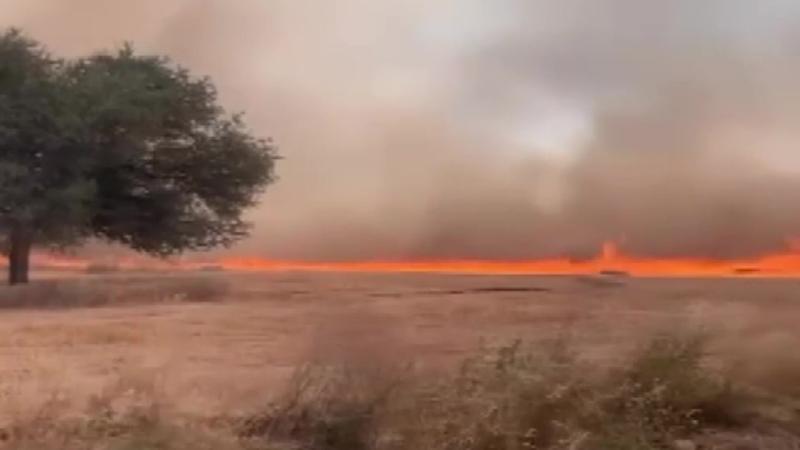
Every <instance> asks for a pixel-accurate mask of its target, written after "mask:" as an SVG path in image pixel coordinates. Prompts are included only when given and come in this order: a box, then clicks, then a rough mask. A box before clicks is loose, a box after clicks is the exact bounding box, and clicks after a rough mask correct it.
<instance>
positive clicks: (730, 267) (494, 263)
mask: <svg viewBox="0 0 800 450" xmlns="http://www.w3.org/2000/svg"><path fill="white" fill-rule="evenodd" d="M32 263H33V266H34V267H35V268H37V269H40V270H58V271H91V270H92V268H93V267H95V268H96V267H100V268H102V267H111V268H113V269H114V270H119V271H139V270H146V271H152V270H159V271H161V270H177V271H188V270H203V269H221V270H230V271H248V272H289V271H306V272H365V273H438V274H472V275H588V274H597V273H608V274H627V275H631V276H639V277H731V276H741V277H800V250H798V249H797V246H795V245H790V247H789V249H788V250H785V251H782V252H776V253H772V254H767V255H764V256H760V257H755V258H746V259H730V260H718V259H709V258H699V257H685V258H649V257H639V256H631V255H626V254H624V253H623V252H621V251H620V250H619V248H618V246H617V245H616V244H615V243H613V242H607V243H605V244H604V245H603V247H602V251H601V252H600V253H599V255H598V256H596V257H594V258H591V259H586V260H572V259H569V258H552V259H537V260H526V261H498V260H457V259H454V260H427V261H425V260H420V261H402V260H397V261H390V260H385V261H346V262H345V261H339V262H319V261H317V262H314V261H289V260H273V259H266V258H245V257H228V258H222V259H219V260H213V261H210V260H191V259H185V260H179V261H176V260H158V259H149V258H127V259H119V260H114V261H113V262H110V263H109V262H106V263H102V264H98V263H97V262H95V261H91V260H84V259H79V258H74V257H69V256H65V255H52V254H45V253H37V254H34V255H33V258H32ZM0 265H5V261H0Z"/></svg>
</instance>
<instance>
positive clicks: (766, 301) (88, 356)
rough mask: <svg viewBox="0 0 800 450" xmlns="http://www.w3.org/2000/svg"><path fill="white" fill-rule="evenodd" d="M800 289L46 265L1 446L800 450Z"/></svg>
mask: <svg viewBox="0 0 800 450" xmlns="http://www.w3.org/2000/svg"><path fill="white" fill-rule="evenodd" d="M198 286H199V287H198ZM796 287H797V286H796V283H795V282H793V281H768V280H760V281H758V280H729V281H724V280H715V281H700V280H694V281H690V280H686V281H678V280H673V281H667V280H651V281H648V280H635V279H631V280H622V281H620V282H618V283H600V282H596V280H588V281H587V279H580V280H575V279H570V278H554V279H545V278H542V279H537V278H502V277H498V278H482V277H441V276H440V277H427V276H396V277H388V276H355V275H354V276H344V275H342V276H333V275H299V274H287V275H269V276H266V275H265V276H256V275H233V274H225V273H208V274H183V275H170V276H161V277H154V276H152V275H150V276H128V275H122V274H113V275H112V274H104V275H103V276H102V277H98V278H90V279H69V280H50V281H47V282H40V283H37V284H34V285H31V286H30V287H25V288H21V289H16V288H15V289H12V290H8V289H6V290H4V291H2V293H0V295H2V296H4V297H3V298H9V299H16V300H15V301H18V302H22V301H23V300H27V301H29V302H32V303H27V305H28V307H29V308H30V305H31V304H33V305H36V306H37V307H39V308H46V309H48V310H49V309H52V308H61V309H60V310H58V311H49V312H48V311H43V310H42V309H30V310H22V311H16V310H8V311H5V312H3V313H2V314H0V339H2V340H4V341H5V342H6V344H5V345H3V346H0V358H2V360H3V365H2V367H0V387H1V388H2V392H1V393H2V397H3V398H4V403H3V404H4V408H2V411H1V412H2V426H1V427H0V440H1V441H2V443H3V448H9V449H20V450H21V449H25V450H28V449H30V450H37V449H42V450H49V449H108V450H117V449H119V450H122V449H129V450H144V449H150V450H161V449H163V450H166V449H187V450H188V449H217V450H256V449H263V450H267V449H270V450H284V449H305V450H384V449H385V450H411V449H415V450H416V449H431V450H523V449H564V450H567V449H575V450H579V449H583V450H597V449H599V450H604V449H608V450H638V449H642V450H646V449H672V448H676V449H692V448H694V449H699V448H708V449H722V450H735V449H742V450H746V449H768V450H770V449H772V450H779V449H780V450H782V449H786V450H789V449H798V448H800V437H799V436H800V394H799V393H798V391H797V380H800V360H798V359H797V357H796V356H794V353H795V352H793V351H792V349H793V348H798V347H797V344H799V343H800V333H799V332H797V331H796V330H795V326H794V325H793V323H794V319H793V316H792V313H796V312H797V307H796V305H794V301H793V298H792V297H793V291H794V290H795V289H796ZM194 289H196V290H194ZM756 293H760V294H761V295H758V296H756V295H754V294H756ZM83 296H88V297H90V298H100V299H101V301H100V300H92V301H84V300H82V298H84V297H83ZM54 299H55V300H54ZM186 301H199V302H206V303H197V304H191V305H190V304H186V303H185V302H186ZM207 302H210V303H207ZM146 303H149V304H146ZM76 306H96V308H88V309H87V308H70V307H76ZM117 306H123V307H117ZM794 317H796V316H794ZM32 355H37V356H32Z"/></svg>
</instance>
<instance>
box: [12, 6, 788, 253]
mask: <svg viewBox="0 0 800 450" xmlns="http://www.w3.org/2000/svg"><path fill="white" fill-rule="evenodd" d="M0 25H3V26H11V25H13V26H19V27H22V28H24V29H25V30H27V31H28V32H29V33H30V34H31V35H32V36H33V37H36V38H38V39H40V40H42V41H43V42H44V43H46V45H47V46H49V47H50V48H51V49H52V50H53V51H54V52H56V53H59V54H62V55H67V56H74V55H82V54H85V53H87V52H92V51H96V50H99V49H104V48H111V47H114V46H116V45H119V44H121V43H122V42H124V41H126V40H130V41H133V42H134V43H135V44H136V45H137V47H138V48H139V49H141V50H142V51H144V52H158V53H164V54H167V55H170V56H171V57H172V58H173V59H174V60H175V61H177V62H179V63H180V64H182V65H185V66H187V67H189V68H190V69H192V70H193V71H194V72H196V73H198V74H207V75H210V76H211V77H212V78H213V79H214V80H215V81H216V83H217V85H218V86H219V88H220V92H221V96H222V100H223V103H224V104H225V106H226V107H228V108H229V109H230V110H231V111H239V110H244V111H246V112H247V117H248V122H249V124H250V125H251V127H252V128H253V130H254V131H255V132H256V133H258V134H260V135H262V136H271V137H273V138H274V139H275V140H276V142H277V143H278V144H279V146H280V152H281V154H282V155H283V156H284V157H285V159H284V160H283V161H281V163H280V165H279V168H278V169H279V175H280V182H279V183H278V184H276V185H275V186H274V187H272V188H271V189H270V190H269V192H268V193H267V195H266V196H265V199H264V203H263V206H261V207H260V208H258V209H257V210H256V211H254V212H253V213H252V217H253V219H254V222H255V224H256V227H255V229H254V233H253V237H252V238H251V239H250V240H248V241H247V242H245V243H243V244H242V245H239V246H238V247H237V248H236V249H234V251H236V252H238V253H242V254H248V255H253V256H264V257H268V256H271V257H281V258H310V259H352V258H412V257H425V258H455V257H469V258H527V257H537V256H544V255H555V254H569V255H574V256H584V255H588V254H591V253H593V252H595V251H596V250H597V248H598V247H599V245H600V243H601V242H602V241H604V240H608V239H613V240H617V241H619V242H620V243H621V245H622V246H623V248H625V249H626V250H628V251H629V252H633V253H637V254H647V255H699V256H724V257H730V256H749V255H754V254H759V253H763V252H767V251H770V250H774V249H778V248H782V247H783V246H784V244H785V242H786V240H787V239H788V238H791V237H793V236H800V207H798V205H800V202H799V201H798V200H800V148H798V143H800V127H798V126H797V123H800V122H798V119H800V2H797V1H796V0H759V1H752V0H670V1H661V0H649V1H648V0H558V1H557V0H552V1H550V0H492V1H487V0H428V1H424V0H236V1H231V0H227V1H225V0H137V1H135V2H133V1H121V0H120V1H116V0H0Z"/></svg>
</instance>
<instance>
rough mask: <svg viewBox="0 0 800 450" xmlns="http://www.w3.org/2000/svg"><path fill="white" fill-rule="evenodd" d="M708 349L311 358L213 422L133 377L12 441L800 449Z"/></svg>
mask: <svg viewBox="0 0 800 450" xmlns="http://www.w3.org/2000/svg"><path fill="white" fill-rule="evenodd" d="M706 349H707V340H706V338H705V337H698V336H696V335H690V336H683V335H659V336H656V337H654V338H653V339H651V340H649V341H648V342H647V343H646V344H644V345H642V346H641V347H639V348H638V349H637V350H636V351H634V352H633V353H632V354H631V355H629V356H627V357H625V358H622V359H621V360H619V361H617V364H614V365H612V366H610V367H606V368H604V370H599V369H600V368H597V367H595V368H594V370H590V369H591V368H590V367H588V366H586V365H585V363H584V362H582V361H581V359H580V357H579V355H578V354H577V353H576V352H575V351H574V349H573V348H571V347H570V345H569V344H568V343H566V341H563V340H557V341H554V342H551V343H548V344H546V345H542V344H541V343H539V344H536V345H532V346H529V345H527V344H523V343H522V342H521V341H517V342H515V343H513V344H512V345H508V346H504V347H500V348H497V349H492V350H488V349H487V350H485V351H483V352H481V353H480V354H478V355H477V356H475V357H473V358H470V359H468V360H467V361H465V362H464V363H463V364H462V365H461V366H460V367H459V368H458V369H457V370H454V371H452V372H451V373H449V374H447V375H445V376H442V375H441V374H439V375H437V376H434V375H433V374H431V373H417V372H415V371H414V370H412V369H411V368H409V367H402V366H395V367H391V368H390V367H377V366H374V367H366V366H363V365H359V366H343V365H309V366H305V367H303V368H302V369H300V370H298V371H297V372H296V374H295V376H294V377H293V378H292V380H291V383H290V384H289V385H288V388H287V389H286V390H285V391H284V393H283V394H282V395H281V396H279V397H278V398H277V399H276V400H275V401H274V402H272V403H270V404H269V405H268V407H266V408H265V409H263V410H261V411H258V412H257V413H252V414H248V415H246V416H244V417H241V416H236V415H233V414H229V415H223V416H219V417H216V418H215V420H211V421H187V420H182V419H181V417H180V415H177V414H175V412H174V410H172V408H171V407H170V405H169V404H166V403H164V401H163V395H162V393H161V392H160V388H159V387H158V384H157V383H156V382H154V379H152V378H142V377H135V378H127V379H121V380H120V381H119V382H118V383H116V384H114V385H112V386H110V387H108V388H106V389H105V390H103V391H102V392H100V393H99V394H98V395H96V396H94V397H93V398H92V399H91V401H90V402H89V403H88V404H87V405H86V407H85V408H84V409H83V410H82V412H81V413H80V414H77V415H76V414H74V408H70V405H69V401H68V400H67V399H65V398H63V397H59V396H53V397H51V398H49V399H48V400H47V401H45V402H43V403H42V404H40V405H39V407H38V408H36V409H33V410H29V411H28V413H27V414H16V415H15V416H14V420H13V421H11V422H10V423H9V424H8V425H7V426H6V427H5V428H3V429H2V430H0V438H1V439H2V441H3V442H4V447H3V448H9V449H19V450H22V449H26V450H27V449H42V450H44V449H56V448H59V449H60V448H65V449H73V448H74V449H79V448H86V449H89V448H91V449H108V450H117V449H119V450H122V449H126V450H127V449H130V450H144V449H149V450H189V449H209V450H210V449H217V450H225V449H228V450H256V449H263V450H267V449H271V450H290V449H303V450H416V449H429V450H524V449H542V450H650V449H652V450H662V449H673V448H701V447H700V446H701V445H702V446H703V447H702V448H712V449H714V448H717V449H731V450H733V449H737V450H749V449H752V450H759V449H762V450H782V449H796V448H798V446H800V434H798V433H797V431H798V430H794V429H793V428H792V424H791V423H790V422H787V421H781V420H776V419H775V417H773V416H769V415H763V414H761V413H760V408H761V407H762V406H763V401H764V399H763V398H758V397H756V396H755V394H754V393H753V392H752V391H751V390H750V389H749V388H748V387H747V386H745V385H739V384H738V383H737V382H736V380H730V379H726V378H725V377H724V376H723V375H722V374H721V373H720V372H718V371H717V370H716V369H713V368H712V366H713V365H709V364H707V362H708V361H707V360H706V358H707V354H706ZM772 406H773V407H783V406H784V405H782V404H774V405H772ZM70 411H73V412H70Z"/></svg>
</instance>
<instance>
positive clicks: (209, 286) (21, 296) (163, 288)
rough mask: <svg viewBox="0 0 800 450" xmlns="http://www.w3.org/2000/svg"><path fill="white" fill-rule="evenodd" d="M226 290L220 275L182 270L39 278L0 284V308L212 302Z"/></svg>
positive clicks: (224, 294)
mask: <svg viewBox="0 0 800 450" xmlns="http://www.w3.org/2000/svg"><path fill="white" fill-rule="evenodd" d="M97 273H100V272H97ZM229 292H230V284H229V282H228V280H226V279H225V278H223V277H213V276H199V275H184V274H180V275H172V276H163V277H152V276H151V277H126V276H121V277H116V278H102V279H96V278H95V279H80V278H70V279H56V280H41V281H35V282H33V283H31V284H28V285H22V286H14V287H4V288H0V308H14V309H20V308H37V309H64V308H87V307H98V306H119V305H136V304H147V303H163V302H177V301H187V302H215V301H222V300H224V299H225V297H226V295H227V294H228V293H229Z"/></svg>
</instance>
